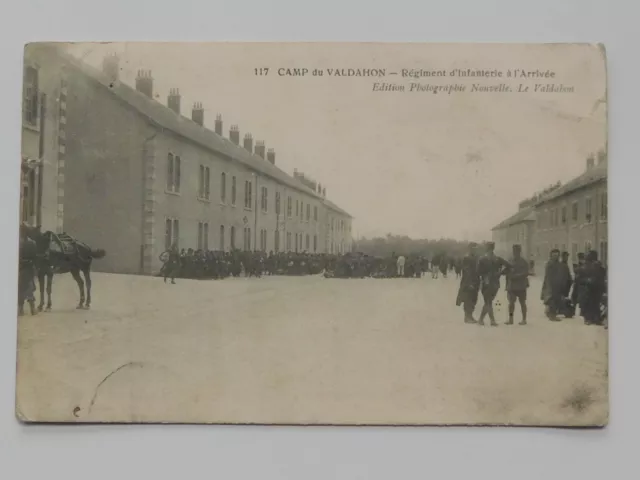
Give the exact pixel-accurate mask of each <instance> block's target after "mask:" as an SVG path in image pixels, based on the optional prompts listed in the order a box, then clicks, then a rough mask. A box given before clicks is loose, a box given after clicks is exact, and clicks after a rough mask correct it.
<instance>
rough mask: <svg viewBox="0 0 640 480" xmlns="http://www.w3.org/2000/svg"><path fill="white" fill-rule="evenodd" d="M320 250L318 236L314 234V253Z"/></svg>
mask: <svg viewBox="0 0 640 480" xmlns="http://www.w3.org/2000/svg"><path fill="white" fill-rule="evenodd" d="M317 251H318V236H317V235H314V236H313V253H316V252H317Z"/></svg>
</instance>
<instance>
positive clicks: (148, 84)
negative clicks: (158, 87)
mask: <svg viewBox="0 0 640 480" xmlns="http://www.w3.org/2000/svg"><path fill="white" fill-rule="evenodd" d="M136 90H137V91H139V92H140V93H142V94H144V95H146V96H147V97H149V98H153V77H152V76H151V70H138V76H137V77H136Z"/></svg>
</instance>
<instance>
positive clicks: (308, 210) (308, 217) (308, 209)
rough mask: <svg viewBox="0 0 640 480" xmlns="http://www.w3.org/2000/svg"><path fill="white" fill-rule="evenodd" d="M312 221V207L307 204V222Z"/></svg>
mask: <svg viewBox="0 0 640 480" xmlns="http://www.w3.org/2000/svg"><path fill="white" fill-rule="evenodd" d="M309 220H311V205H310V204H308V203H307V222H308V221H309Z"/></svg>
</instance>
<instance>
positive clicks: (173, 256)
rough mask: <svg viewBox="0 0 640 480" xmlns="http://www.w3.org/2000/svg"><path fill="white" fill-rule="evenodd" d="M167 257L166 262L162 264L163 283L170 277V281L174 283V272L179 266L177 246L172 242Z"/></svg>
mask: <svg viewBox="0 0 640 480" xmlns="http://www.w3.org/2000/svg"><path fill="white" fill-rule="evenodd" d="M168 253H169V258H167V261H166V263H165V264H164V265H163V267H162V270H163V272H162V273H163V276H164V283H167V278H171V283H172V284H175V283H176V273H177V272H178V270H179V268H180V254H179V253H178V246H177V245H176V244H175V243H174V244H173V245H171V248H169V251H168Z"/></svg>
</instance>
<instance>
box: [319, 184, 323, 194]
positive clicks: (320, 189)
mask: <svg viewBox="0 0 640 480" xmlns="http://www.w3.org/2000/svg"><path fill="white" fill-rule="evenodd" d="M318 195H322V184H321V183H319V184H318Z"/></svg>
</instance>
